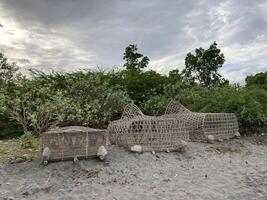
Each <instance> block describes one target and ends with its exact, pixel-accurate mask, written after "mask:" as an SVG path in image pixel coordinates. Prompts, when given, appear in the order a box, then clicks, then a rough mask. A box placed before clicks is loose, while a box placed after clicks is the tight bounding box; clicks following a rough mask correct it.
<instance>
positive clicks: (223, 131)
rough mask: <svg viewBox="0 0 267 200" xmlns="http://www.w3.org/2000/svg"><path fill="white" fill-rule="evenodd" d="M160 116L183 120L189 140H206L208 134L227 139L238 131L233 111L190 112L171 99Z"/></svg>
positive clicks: (217, 138)
mask: <svg viewBox="0 0 267 200" xmlns="http://www.w3.org/2000/svg"><path fill="white" fill-rule="evenodd" d="M162 117H166V118H170V117H175V118H177V119H179V120H183V121H184V122H185V124H186V127H187V130H188V131H189V138H190V140H191V141H196V142H202V141H207V140H208V136H209V135H212V136H213V137H214V139H215V140H220V139H229V138H232V137H234V136H235V135H236V134H237V133H238V122H237V118H236V116H235V114H234V113H198V112H191V111H190V110H188V109H187V108H185V107H184V106H183V105H182V104H180V103H179V102H177V101H171V102H170V103H169V104H168V106H167V108H166V112H165V115H163V116H162Z"/></svg>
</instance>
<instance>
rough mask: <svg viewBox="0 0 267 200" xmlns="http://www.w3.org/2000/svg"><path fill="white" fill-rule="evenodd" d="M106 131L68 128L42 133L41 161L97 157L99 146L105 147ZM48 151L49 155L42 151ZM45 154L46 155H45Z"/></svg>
mask: <svg viewBox="0 0 267 200" xmlns="http://www.w3.org/2000/svg"><path fill="white" fill-rule="evenodd" d="M106 144H107V134H106V130H99V129H92V128H88V127H80V126H70V127H64V128H57V129H52V130H50V131H47V132H44V133H43V134H42V136H41V138H40V157H41V160H47V161H49V160H68V159H73V158H75V157H77V158H88V157H92V156H96V155H97V151H98V148H99V147H100V146H106ZM46 148H48V149H49V155H45V154H44V150H45V149H46ZM46 154H47V153H46Z"/></svg>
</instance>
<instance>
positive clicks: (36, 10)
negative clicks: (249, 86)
mask: <svg viewBox="0 0 267 200" xmlns="http://www.w3.org/2000/svg"><path fill="white" fill-rule="evenodd" d="M266 13H267V2H266V1H264V0H255V1H250V0H231V1H230V0H229V1H227V0H225V1H219V0H214V1H209V0H199V1H193V0H189V1H188V0H172V1H163V0H153V1H150V0H144V1H133V0H130V1H123V0H114V1H109V0H100V1H99V0H91V1H87V0H79V1H72V0H57V1H54V0H20V1H17V0H2V1H1V3H0V23H1V24H2V25H3V26H4V28H3V30H1V29H0V34H3V36H4V38H5V39H4V41H0V50H1V51H3V52H5V53H6V54H7V56H8V57H10V58H11V59H12V60H14V61H17V62H18V63H19V64H21V66H27V68H28V67H29V66H31V67H32V66H33V67H36V68H38V69H44V70H45V69H48V68H49V69H50V68H52V69H57V70H74V69H78V68H92V67H93V66H100V67H103V68H111V67H113V66H115V65H122V63H123V62H122V57H123V52H124V48H125V47H126V46H127V45H128V44H129V43H134V44H137V45H138V47H139V49H140V51H141V52H142V53H143V54H145V55H147V56H149V57H150V59H151V63H150V68H152V69H155V70H157V71H160V72H162V73H166V72H168V71H169V70H170V69H173V68H177V67H178V68H179V69H182V68H183V65H184V57H185V55H186V53H188V52H189V51H193V50H194V49H195V48H197V47H200V46H203V47H208V45H209V44H210V43H211V42H213V41H217V42H218V43H219V46H220V47H221V48H222V50H223V52H224V53H225V56H226V60H227V62H226V64H225V66H224V68H223V69H222V74H223V75H224V76H225V77H226V78H229V79H230V80H231V81H232V82H241V83H242V82H243V80H244V77H245V76H246V75H247V74H251V73H256V72H259V71H263V70H266V69H267V65H266V64H265V63H267V62H266V61H267V58H266V54H264V53H263V52H266V51H267V14H266ZM25 61H27V62H25Z"/></svg>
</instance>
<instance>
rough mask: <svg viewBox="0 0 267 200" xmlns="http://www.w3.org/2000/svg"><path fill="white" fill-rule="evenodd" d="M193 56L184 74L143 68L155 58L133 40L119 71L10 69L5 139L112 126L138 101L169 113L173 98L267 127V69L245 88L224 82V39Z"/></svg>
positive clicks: (0, 91)
mask: <svg viewBox="0 0 267 200" xmlns="http://www.w3.org/2000/svg"><path fill="white" fill-rule="evenodd" d="M199 58H201V59H200V60H199ZM186 59H187V60H186V62H187V64H186V65H187V66H186V69H185V70H184V71H183V73H182V74H180V73H179V70H178V69H175V70H172V71H170V72H169V75H168V76H166V75H162V74H159V73H157V72H155V71H152V70H149V71H142V70H141V69H143V68H145V67H146V66H147V64H148V61H149V59H146V57H144V56H143V55H142V54H139V53H137V47H136V45H130V46H129V47H127V48H126V52H125V54H124V60H125V61H126V63H125V65H124V66H125V67H126V69H125V70H123V71H118V72H115V71H110V72H99V71H96V72H93V71H86V72H85V71H80V72H74V73H51V74H44V73H41V72H38V71H31V73H32V76H31V79H26V78H22V77H21V76H19V77H18V76H15V74H16V70H13V69H14V68H12V67H11V68H10V67H9V68H8V69H9V72H7V73H6V74H9V75H8V76H1V78H2V80H5V81H2V87H1V88H0V138H3V137H12V135H15V134H21V129H22V130H23V131H24V132H25V133H26V134H24V135H23V137H22V138H21V139H20V140H22V141H24V140H25V141H27V140H28V139H29V140H30V138H31V137H32V135H31V134H29V133H28V132H31V133H32V134H34V135H36V134H41V133H42V132H43V131H46V130H47V129H48V128H51V127H54V126H66V125H85V126H90V127H94V128H106V127H107V125H108V122H109V121H110V120H115V119H118V118H120V116H121V113H122V111H123V108H124V106H125V105H126V104H127V103H129V102H131V101H133V102H134V103H136V104H137V105H138V106H140V108H141V109H142V111H143V112H144V113H145V114H148V115H161V114H163V113H164V111H165V107H166V106H167V104H168V102H169V101H170V100H171V99H175V100H178V101H180V102H181V103H182V104H183V105H185V106H186V107H187V108H189V109H190V110H192V111H196V112H233V113H235V114H236V115H237V117H238V121H239V125H240V127H241V130H245V129H247V128H249V129H250V130H252V128H254V127H256V129H257V130H266V129H265V127H266V125H267V92H266V88H267V83H266V74H267V73H266V72H264V73H259V74H256V75H254V76H248V77H247V78H246V86H243V87H242V86H239V85H229V84H223V83H224V79H222V78H221V76H220V75H219V74H218V69H219V68H220V67H221V66H222V64H223V62H224V56H223V54H221V53H220V50H219V49H217V44H216V43H214V44H212V45H211V46H210V48H209V49H207V50H204V49H202V48H200V49H197V50H196V55H192V54H188V55H187V58H186ZM2 63H7V61H6V59H4V62H2ZM5 65H6V64H5ZM0 72H1V69H0ZM183 76H184V77H183ZM8 77H9V78H8ZM207 86H208V87H207ZM256 129H253V130H256ZM25 143H26V145H24V144H23V146H27V142H25Z"/></svg>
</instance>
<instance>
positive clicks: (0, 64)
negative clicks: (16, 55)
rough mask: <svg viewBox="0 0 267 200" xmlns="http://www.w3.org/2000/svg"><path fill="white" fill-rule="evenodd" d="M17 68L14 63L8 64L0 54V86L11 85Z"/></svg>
mask: <svg viewBox="0 0 267 200" xmlns="http://www.w3.org/2000/svg"><path fill="white" fill-rule="evenodd" d="M17 71H18V67H17V65H16V64H15V63H11V64H10V63H8V60H7V58H6V57H5V56H4V54H2V53H0V86H3V85H6V84H10V83H12V82H13V81H14V80H15V78H16V77H17V76H16V72H17Z"/></svg>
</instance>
